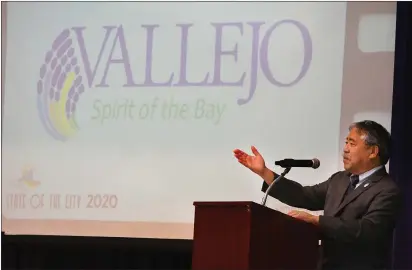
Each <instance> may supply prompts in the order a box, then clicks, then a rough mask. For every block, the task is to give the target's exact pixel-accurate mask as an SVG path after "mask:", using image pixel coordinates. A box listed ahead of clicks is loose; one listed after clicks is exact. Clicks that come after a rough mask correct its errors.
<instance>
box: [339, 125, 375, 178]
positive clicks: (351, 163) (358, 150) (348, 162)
mask: <svg viewBox="0 0 412 270" xmlns="http://www.w3.org/2000/svg"><path fill="white" fill-rule="evenodd" d="M376 155H377V150H376V147H374V146H372V147H371V146H368V145H367V144H366V143H365V140H364V134H362V133H360V132H359V130H358V129H357V128H352V129H351V131H350V132H349V134H348V136H347V137H346V143H345V147H344V149H343V165H344V168H345V170H347V171H349V172H351V173H353V174H360V173H363V172H365V171H366V170H369V169H370V166H371V159H372V158H374V157H376Z"/></svg>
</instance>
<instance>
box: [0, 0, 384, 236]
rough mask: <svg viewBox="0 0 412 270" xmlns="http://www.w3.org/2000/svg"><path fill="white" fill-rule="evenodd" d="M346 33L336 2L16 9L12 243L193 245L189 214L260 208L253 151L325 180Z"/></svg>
mask: <svg viewBox="0 0 412 270" xmlns="http://www.w3.org/2000/svg"><path fill="white" fill-rule="evenodd" d="M346 18H347V4H346V3H326V2H325V3H323V2H318V3H292V2H290V3H287V2H276V3H235V2H232V3H109V2H107V3H92V2H90V3H86V2H84V3H75V2H72V3H69V2H67V3H9V4H8V9H7V39H6V42H7V44H6V45H7V54H6V69H7V76H6V78H5V82H4V83H5V84H4V85H5V89H4V90H5V93H4V100H5V101H4V104H3V105H4V111H3V114H4V115H3V130H2V157H3V159H2V183H3V191H2V197H3V198H2V203H3V207H2V208H3V218H5V219H6V220H7V221H9V222H10V223H9V224H13V223H12V222H15V223H14V225H16V224H17V223H18V222H20V223H19V224H20V225H19V226H11V225H10V226H5V228H6V231H7V232H9V233H24V232H33V233H36V234H42V233H43V234H74V235H76V234H80V235H99V234H101V235H112V236H136V237H167V238H191V237H192V232H191V228H192V223H193V215H194V207H193V201H234V200H241V201H256V202H260V200H261V198H262V196H263V193H261V191H260V188H261V184H262V181H261V180H260V179H259V178H257V177H256V176H254V175H253V174H251V173H250V172H249V171H248V170H246V169H245V168H243V167H242V166H240V164H238V163H237V162H236V160H235V159H234V158H233V155H232V150H233V149H235V148H241V149H245V150H248V151H249V149H250V145H252V144H253V145H255V146H256V147H257V148H258V149H259V150H260V152H261V153H262V154H263V155H264V157H265V158H266V161H267V165H268V166H269V167H273V166H272V165H271V164H273V162H274V160H278V159H283V158H285V157H293V158H299V159H310V158H313V157H317V158H318V159H320V160H321V167H320V168H319V169H318V170H316V171H315V170H310V169H293V170H292V171H291V173H290V174H289V175H288V177H289V178H291V179H295V180H297V181H299V182H300V183H302V184H304V185H310V184H315V183H318V182H320V181H324V180H326V179H327V178H328V177H329V176H330V175H331V174H332V173H334V172H335V171H336V170H338V169H340V167H341V161H340V159H339V155H340V147H339V146H340V143H341V139H342V138H341V132H342V128H341V124H342V121H341V118H342V117H341V115H342V113H344V112H343V109H342V106H345V104H343V100H342V96H343V93H342V91H343V90H342V89H343V87H342V85H344V82H343V81H344V72H343V71H344V65H345V55H346V53H345V38H346V37H347V35H346V33H347V29H346ZM377 47H379V46H377ZM381 47H382V46H381ZM386 47H388V46H386ZM386 47H385V48H386ZM389 47H390V46H389ZM69 63H70V64H69ZM59 67H60V68H59ZM352 91H355V90H353V89H352ZM390 91H391V90H390ZM349 106H350V105H349ZM378 113H379V112H378ZM356 115H357V116H359V115H362V114H360V113H357V114H356ZM363 115H371V113H369V114H368V113H367V112H365V113H364V114H363ZM379 115H380V114H379ZM372 116H373V113H372ZM372 116H371V117H372ZM372 118H373V117H372ZM357 120H358V119H357ZM383 124H385V123H383ZM276 170H277V171H279V169H276ZM268 205H269V206H270V207H273V208H275V209H279V210H281V211H286V209H287V208H285V206H284V205H283V204H281V203H280V202H278V201H276V200H274V199H271V200H269V203H268ZM16 222H17V223H16ZM33 222H34V223H33ZM6 224H7V223H6ZM30 224H36V225H35V226H34V225H30ZM85 224H87V226H86V225H85ZM90 224H95V225H96V224H100V225H101V226H100V227H99V228H98V229H96V226H93V225H90ZM88 226H89V227H88ZM122 226H123V227H124V226H128V227H127V228H129V229H128V230H125V229H124V228H123V227H122ZM85 228H86V229H85ZM87 228H90V230H89V229H87ZM121 228H123V229H121Z"/></svg>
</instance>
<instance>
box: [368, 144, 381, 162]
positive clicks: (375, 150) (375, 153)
mask: <svg viewBox="0 0 412 270" xmlns="http://www.w3.org/2000/svg"><path fill="white" fill-rule="evenodd" d="M378 156H379V147H378V146H377V145H374V146H372V147H371V148H370V154H369V158H370V159H374V158H378Z"/></svg>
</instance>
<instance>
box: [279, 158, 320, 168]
mask: <svg viewBox="0 0 412 270" xmlns="http://www.w3.org/2000/svg"><path fill="white" fill-rule="evenodd" d="M275 165H278V166H280V167H282V168H292V167H309V168H313V169H317V168H319V166H320V161H319V159H317V158H314V159H312V160H309V159H300V160H299V159H291V158H286V159H283V160H278V161H275Z"/></svg>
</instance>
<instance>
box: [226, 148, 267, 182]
mask: <svg viewBox="0 0 412 270" xmlns="http://www.w3.org/2000/svg"><path fill="white" fill-rule="evenodd" d="M251 149H252V153H253V156H252V155H248V154H246V153H245V152H243V151H242V150H239V149H235V150H233V153H234V154H235V157H236V158H237V160H238V161H239V163H241V164H243V165H244V166H245V167H246V168H249V169H250V170H251V171H253V172H254V173H256V174H259V175H261V174H262V173H263V171H264V169H265V160H264V159H263V157H262V155H261V154H260V153H259V152H258V150H257V149H256V147H254V146H252V147H251Z"/></svg>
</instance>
